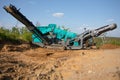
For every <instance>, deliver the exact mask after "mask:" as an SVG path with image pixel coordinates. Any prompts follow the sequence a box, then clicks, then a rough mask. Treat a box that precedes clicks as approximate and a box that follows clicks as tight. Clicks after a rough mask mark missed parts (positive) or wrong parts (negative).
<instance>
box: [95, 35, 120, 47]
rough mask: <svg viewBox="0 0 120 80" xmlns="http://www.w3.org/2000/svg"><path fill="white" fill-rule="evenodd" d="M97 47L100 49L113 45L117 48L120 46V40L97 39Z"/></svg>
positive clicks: (114, 38) (112, 38) (109, 38)
mask: <svg viewBox="0 0 120 80" xmlns="http://www.w3.org/2000/svg"><path fill="white" fill-rule="evenodd" d="M95 42H96V46H97V47H100V46H102V45H103V44H112V45H116V46H120V38H118V37H105V38H103V37H97V38H95Z"/></svg>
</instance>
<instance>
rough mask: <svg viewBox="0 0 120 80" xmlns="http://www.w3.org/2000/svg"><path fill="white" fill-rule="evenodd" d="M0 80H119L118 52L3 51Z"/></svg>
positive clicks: (119, 52) (119, 49)
mask: <svg viewBox="0 0 120 80" xmlns="http://www.w3.org/2000/svg"><path fill="white" fill-rule="evenodd" d="M0 80H120V48H117V49H99V50H66V51H62V50H52V49H42V48H37V49H29V50H25V51H21V50H18V51H5V50H3V51H1V52H0Z"/></svg>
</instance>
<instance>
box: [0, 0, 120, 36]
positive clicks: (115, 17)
mask: <svg viewBox="0 0 120 80" xmlns="http://www.w3.org/2000/svg"><path fill="white" fill-rule="evenodd" d="M9 4H13V5H15V6H16V7H17V8H21V9H20V11H21V12H22V13H23V14H24V15H25V16H26V17H27V18H28V19H29V20H31V21H32V22H33V23H34V24H36V23H37V22H39V23H40V24H41V25H48V24H50V23H55V24H57V25H58V26H65V27H66V28H70V30H71V31H72V32H76V33H82V32H83V31H84V28H85V27H86V28H87V29H95V28H98V27H101V26H104V25H107V24H111V23H117V25H118V28H117V29H116V30H114V31H110V32H108V33H107V35H108V36H115V37H120V0H0V26H4V27H7V28H11V27H12V26H14V25H16V24H18V26H21V25H22V24H21V23H20V22H18V21H17V20H16V19H15V18H13V17H12V16H11V15H9V14H8V13H6V12H5V11H4V10H3V8H2V7H3V6H4V5H9Z"/></svg>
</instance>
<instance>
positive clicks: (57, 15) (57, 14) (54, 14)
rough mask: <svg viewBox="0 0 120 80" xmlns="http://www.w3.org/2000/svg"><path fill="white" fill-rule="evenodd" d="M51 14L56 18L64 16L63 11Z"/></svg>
mask: <svg viewBox="0 0 120 80" xmlns="http://www.w3.org/2000/svg"><path fill="white" fill-rule="evenodd" d="M52 16H54V17H57V18H61V17H63V16H64V13H53V14H52Z"/></svg>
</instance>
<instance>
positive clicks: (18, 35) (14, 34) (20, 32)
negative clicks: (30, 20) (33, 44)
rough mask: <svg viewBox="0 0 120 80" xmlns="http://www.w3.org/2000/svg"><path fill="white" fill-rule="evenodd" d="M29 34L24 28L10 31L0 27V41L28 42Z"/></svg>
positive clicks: (14, 28) (15, 28)
mask: <svg viewBox="0 0 120 80" xmlns="http://www.w3.org/2000/svg"><path fill="white" fill-rule="evenodd" d="M31 35H32V34H31V32H29V31H28V30H27V29H26V28H25V27H22V28H17V27H13V28H12V29H6V28H4V27H0V41H10V42H20V41H25V42H30V41H32V39H31Z"/></svg>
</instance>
